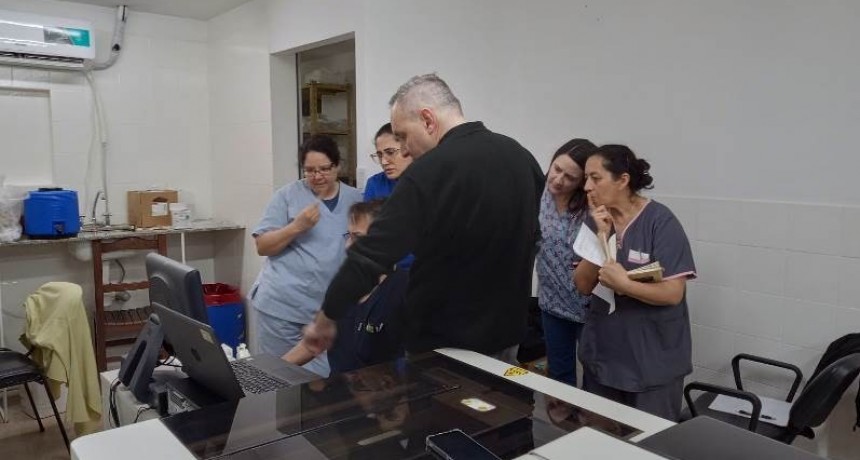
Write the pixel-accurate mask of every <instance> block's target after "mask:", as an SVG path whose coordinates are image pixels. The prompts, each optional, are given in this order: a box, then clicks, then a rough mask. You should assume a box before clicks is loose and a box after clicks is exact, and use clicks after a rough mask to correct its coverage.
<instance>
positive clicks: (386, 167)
mask: <svg viewBox="0 0 860 460" xmlns="http://www.w3.org/2000/svg"><path fill="white" fill-rule="evenodd" d="M373 139H374V146H375V147H376V152H375V153H371V154H370V158H371V159H373V161H374V162H375V163H376V164H378V165H380V166H382V172H381V173H377V174H374V175H372V176H370V177H369V178H368V179H367V185H365V186H364V201H370V200H374V199H377V198H387V197H388V196H389V195H391V192H393V191H394V186H395V185H396V184H397V179H398V178H399V177H400V175H401V174H403V171H406V168H408V167H409V165H410V164H412V157H410V156H403V155H401V154H400V143H399V142H397V139H396V138H395V137H394V132H393V131H392V130H391V123H386V124H384V125H382V127H381V128H379V131H377V132H376V137H374V138H373Z"/></svg>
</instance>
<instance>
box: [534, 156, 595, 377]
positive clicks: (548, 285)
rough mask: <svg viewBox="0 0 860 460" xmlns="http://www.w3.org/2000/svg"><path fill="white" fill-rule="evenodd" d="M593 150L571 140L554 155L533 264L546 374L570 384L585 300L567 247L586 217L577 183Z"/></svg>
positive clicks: (586, 301)
mask: <svg viewBox="0 0 860 460" xmlns="http://www.w3.org/2000/svg"><path fill="white" fill-rule="evenodd" d="M596 148H597V147H595V146H594V144H592V143H591V142H589V141H588V140H586V139H572V140H570V141H568V142H567V143H565V144H564V145H562V146H561V147H560V148H559V149H558V150H557V151H556V152H555V154H554V155H553V157H552V162H551V163H550V165H549V171H548V172H547V174H546V188H545V189H544V191H543V195H542V196H541V202H540V212H539V214H538V218H539V220H540V230H541V238H542V239H541V244H540V249H539V250H538V254H537V259H536V264H535V266H536V269H537V275H538V305H539V306H540V309H541V319H542V322H543V331H544V340H545V342H546V356H547V364H548V366H549V376H550V377H552V378H553V379H555V380H558V381H560V382H564V383H567V384H570V385H573V386H576V345H577V342H578V341H579V336H580V333H581V332H582V324H583V322H584V321H585V309H586V307H587V306H588V296H583V295H581V294H580V293H579V292H577V290H576V288H575V287H574V285H573V282H572V281H571V270H573V268H574V267H575V266H576V264H578V263H579V258H578V257H577V256H576V254H574V252H573V248H572V247H571V243H572V242H573V241H574V240H575V239H576V235H577V233H578V232H579V228H580V226H581V225H582V221H583V219H584V218H585V216H586V214H588V204H587V200H586V194H585V191H584V190H583V188H582V185H583V183H584V176H585V161H586V160H587V159H588V156H589V155H590V154H591V152H593V151H594V150H595V149H596Z"/></svg>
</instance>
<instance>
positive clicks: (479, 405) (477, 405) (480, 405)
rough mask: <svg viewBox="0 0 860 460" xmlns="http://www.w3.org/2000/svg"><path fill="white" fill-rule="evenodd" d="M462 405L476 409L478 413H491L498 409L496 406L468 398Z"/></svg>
mask: <svg viewBox="0 0 860 460" xmlns="http://www.w3.org/2000/svg"><path fill="white" fill-rule="evenodd" d="M460 403H461V404H462V405H464V406H466V407H468V408H469V409H474V410H476V411H478V412H489V411H491V410H493V409H495V408H496V406H494V405H492V404H490V403H488V402H487V401H484V400H481V399H478V398H466V399H464V400H462V401H460Z"/></svg>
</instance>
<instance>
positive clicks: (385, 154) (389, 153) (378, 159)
mask: <svg viewBox="0 0 860 460" xmlns="http://www.w3.org/2000/svg"><path fill="white" fill-rule="evenodd" d="M399 152H400V149H398V148H395V147H389V148H387V149H383V150H380V151H378V152H376V153H371V154H370V159H371V160H373V162H374V163H376V164H382V159H383V158H387V159H389V160H390V159H392V158H394V155H397V153H399Z"/></svg>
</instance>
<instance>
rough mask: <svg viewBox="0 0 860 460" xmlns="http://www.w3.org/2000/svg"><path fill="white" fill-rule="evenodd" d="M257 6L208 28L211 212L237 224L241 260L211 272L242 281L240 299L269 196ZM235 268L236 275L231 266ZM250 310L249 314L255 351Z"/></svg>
mask: <svg viewBox="0 0 860 460" xmlns="http://www.w3.org/2000/svg"><path fill="white" fill-rule="evenodd" d="M264 6H265V5H264V4H263V3H261V2H252V3H249V4H246V5H243V6H241V7H239V8H237V9H235V10H233V11H231V12H229V13H226V14H223V15H221V16H218V17H216V18H214V19H212V20H211V21H210V22H209V35H210V41H209V48H208V65H209V83H210V85H209V104H210V113H209V120H210V123H211V130H212V164H213V168H212V179H213V187H212V196H213V209H214V211H215V213H216V214H217V215H218V216H220V217H222V218H227V219H230V220H233V221H235V222H239V223H241V224H244V225H245V226H246V227H247V228H248V231H246V235H245V237H244V238H243V239H241V240H239V241H236V240H235V239H233V240H231V241H230V244H231V245H236V246H238V251H237V252H238V253H239V254H242V257H241V259H240V260H229V259H227V260H224V261H221V259H220V258H219V262H218V264H219V265H216V272H225V273H226V272H229V273H236V274H241V275H240V276H241V284H242V290H243V292H247V290H248V288H249V287H250V286H251V284H252V283H253V281H254V279H255V278H256V276H257V273H258V272H259V270H260V266H261V263H262V260H263V259H262V258H261V257H259V256H258V255H257V252H256V248H255V247H254V244H253V241H252V240H251V237H250V231H251V229H253V227H254V226H255V225H256V224H257V222H258V221H259V219H260V216H261V215H262V213H263V209H264V208H265V207H266V204H267V203H268V202H269V199H270V198H271V197H272V193H273V191H274V190H273V177H274V175H273V173H272V165H273V156H272V155H273V147H272V105H271V104H272V102H271V88H270V83H269V75H270V64H269V48H268V35H267V29H266V28H265V27H261V25H262V24H266V22H267V20H266V10H265V8H264ZM237 263H239V264H240V269H239V270H237V269H236V268H237V267H236V264H237ZM253 313H254V312H253V309H248V314H249V321H248V325H249V327H250V331H249V336H250V341H251V345H252V347H253V346H254V318H253Z"/></svg>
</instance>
